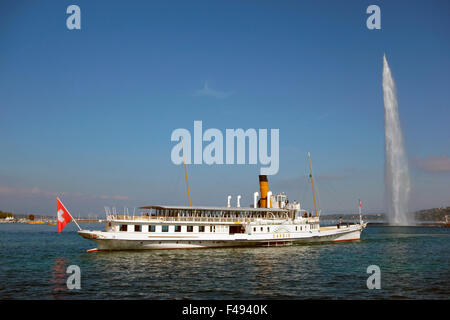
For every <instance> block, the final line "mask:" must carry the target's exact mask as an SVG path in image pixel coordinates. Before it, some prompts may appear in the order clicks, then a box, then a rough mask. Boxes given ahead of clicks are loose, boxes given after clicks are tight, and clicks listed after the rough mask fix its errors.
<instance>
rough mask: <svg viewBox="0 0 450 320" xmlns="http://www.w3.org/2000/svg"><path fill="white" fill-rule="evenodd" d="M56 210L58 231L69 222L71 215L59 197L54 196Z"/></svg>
mask: <svg viewBox="0 0 450 320" xmlns="http://www.w3.org/2000/svg"><path fill="white" fill-rule="evenodd" d="M56 212H57V214H58V233H61V231H62V229H64V227H65V226H66V224H68V223H69V222H70V219H71V215H70V213H69V211H67V209H66V207H64V205H63V204H62V202H61V200H59V198H56Z"/></svg>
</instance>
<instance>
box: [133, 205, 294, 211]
mask: <svg viewBox="0 0 450 320" xmlns="http://www.w3.org/2000/svg"><path fill="white" fill-rule="evenodd" d="M139 209H157V210H183V211H230V212H231V211H232V212H289V210H288V209H280V208H252V207H189V206H162V205H157V206H143V207H139Z"/></svg>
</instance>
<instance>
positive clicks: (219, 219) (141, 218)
mask: <svg viewBox="0 0 450 320" xmlns="http://www.w3.org/2000/svg"><path fill="white" fill-rule="evenodd" d="M106 218H107V221H139V222H152V221H153V222H214V223H218V222H225V223H235V222H239V223H251V222H255V221H260V220H264V221H265V222H267V223H270V222H273V223H276V222H279V221H288V220H292V219H289V218H288V217H285V218H281V217H270V216H269V217H220V216H219V217H191V216H186V217H183V216H180V217H168V216H144V215H143V216H130V215H118V214H110V215H107V217H106ZM301 219H305V220H307V221H308V222H309V221H310V222H314V221H318V218H316V217H308V218H301Z"/></svg>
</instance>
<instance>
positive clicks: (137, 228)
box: [134, 224, 142, 232]
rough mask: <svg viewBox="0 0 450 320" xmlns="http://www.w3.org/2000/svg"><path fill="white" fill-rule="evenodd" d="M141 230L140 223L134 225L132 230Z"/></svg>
mask: <svg viewBox="0 0 450 320" xmlns="http://www.w3.org/2000/svg"><path fill="white" fill-rule="evenodd" d="M141 231H142V226H141V225H140V224H136V225H134V232H141Z"/></svg>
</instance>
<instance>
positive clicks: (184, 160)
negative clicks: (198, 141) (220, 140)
mask: <svg viewBox="0 0 450 320" xmlns="http://www.w3.org/2000/svg"><path fill="white" fill-rule="evenodd" d="M181 149H182V150H183V164H184V174H185V176H186V187H187V192H188V199H189V207H190V206H192V204H191V194H190V193H189V182H188V176H187V169H186V158H185V157H184V145H183V137H181Z"/></svg>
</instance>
